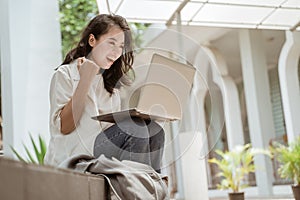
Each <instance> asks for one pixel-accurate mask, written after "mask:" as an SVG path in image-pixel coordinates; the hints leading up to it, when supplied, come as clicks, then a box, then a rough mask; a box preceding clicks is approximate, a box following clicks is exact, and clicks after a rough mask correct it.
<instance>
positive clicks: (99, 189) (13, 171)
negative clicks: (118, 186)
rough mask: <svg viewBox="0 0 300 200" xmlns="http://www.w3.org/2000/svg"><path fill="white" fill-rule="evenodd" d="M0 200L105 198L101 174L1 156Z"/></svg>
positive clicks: (86, 199)
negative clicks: (95, 174) (24, 161)
mask: <svg viewBox="0 0 300 200" xmlns="http://www.w3.org/2000/svg"><path fill="white" fill-rule="evenodd" d="M0 196H1V197H0V199H1V200H41V199H42V200H74V199H76V200H105V199H106V196H107V195H106V185H105V180H104V179H103V178H102V177H99V176H94V175H87V174H83V173H79V172H75V171H71V170H65V169H57V168H54V167H51V166H42V165H35V164H27V163H23V162H19V161H16V160H12V159H8V158H5V157H3V156H1V157H0Z"/></svg>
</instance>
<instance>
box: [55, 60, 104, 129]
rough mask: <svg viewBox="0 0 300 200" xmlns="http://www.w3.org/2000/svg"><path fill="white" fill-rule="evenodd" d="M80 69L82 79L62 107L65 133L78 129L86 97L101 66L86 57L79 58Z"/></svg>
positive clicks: (61, 116)
mask: <svg viewBox="0 0 300 200" xmlns="http://www.w3.org/2000/svg"><path fill="white" fill-rule="evenodd" d="M78 69H79V74H80V81H79V83H78V85H77V88H76V90H75V92H74V94H73V97H72V98H71V100H70V101H69V102H68V103H67V104H66V105H65V106H64V107H63V108H62V111H61V113H60V118H61V129H60V132H61V133H62V134H64V135H67V134H69V133H71V132H72V131H73V130H75V129H76V124H77V123H78V121H79V119H80V118H81V115H82V113H83V110H84V106H85V99H86V97H87V93H88V91H89V89H90V85H91V83H92V81H93V79H94V78H95V76H96V74H97V73H98V71H99V66H97V65H96V64H95V63H94V62H92V61H90V60H86V59H85V58H79V59H78Z"/></svg>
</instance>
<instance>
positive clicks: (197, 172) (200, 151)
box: [179, 79, 208, 200]
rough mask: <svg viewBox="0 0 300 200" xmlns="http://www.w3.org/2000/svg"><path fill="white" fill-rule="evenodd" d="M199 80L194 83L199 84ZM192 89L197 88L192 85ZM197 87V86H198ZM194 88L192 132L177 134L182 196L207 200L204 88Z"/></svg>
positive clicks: (193, 199)
mask: <svg viewBox="0 0 300 200" xmlns="http://www.w3.org/2000/svg"><path fill="white" fill-rule="evenodd" d="M200 81H201V80H199V79H198V81H195V82H194V83H197V82H198V83H199V82H200ZM194 87H197V86H196V85H195V84H194ZM198 87H199V85H198ZM198 87H197V88H194V89H193V92H192V98H191V102H190V103H191V104H190V105H191V108H193V109H194V110H193V118H192V121H191V124H193V126H194V127H193V129H194V131H189V132H184V133H180V134H179V139H180V141H181V142H180V149H181V150H182V157H181V164H182V171H183V183H184V194H185V199H186V200H198V199H201V200H208V184H207V173H206V159H205V156H206V155H207V136H206V124H205V113H204V99H205V94H206V91H205V88H204V89H203V88H198Z"/></svg>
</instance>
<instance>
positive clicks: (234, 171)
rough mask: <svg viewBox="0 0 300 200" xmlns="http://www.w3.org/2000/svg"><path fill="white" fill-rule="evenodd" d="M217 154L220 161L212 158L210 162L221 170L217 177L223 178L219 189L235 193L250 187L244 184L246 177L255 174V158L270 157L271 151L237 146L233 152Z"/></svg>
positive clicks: (217, 151)
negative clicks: (259, 155)
mask: <svg viewBox="0 0 300 200" xmlns="http://www.w3.org/2000/svg"><path fill="white" fill-rule="evenodd" d="M215 152H216V153H217V154H218V155H219V156H220V159H216V158H212V159H209V160H208V162H210V163H214V164H216V165H217V166H218V168H219V170H220V172H219V173H218V174H217V176H220V177H223V178H222V180H221V183H220V184H218V185H217V187H218V189H231V190H232V191H233V192H234V193H237V192H240V190H241V189H243V188H245V187H247V186H248V185H247V184H245V183H244V182H245V178H246V175H248V174H249V173H250V172H255V165H254V163H253V159H254V156H255V155H257V154H266V155H270V154H269V151H266V150H261V149H256V148H252V147H251V144H245V145H243V146H240V145H239V146H236V147H235V148H234V149H233V150H232V151H226V152H222V151H220V150H216V151H215Z"/></svg>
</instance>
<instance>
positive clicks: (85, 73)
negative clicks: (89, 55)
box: [77, 57, 100, 78]
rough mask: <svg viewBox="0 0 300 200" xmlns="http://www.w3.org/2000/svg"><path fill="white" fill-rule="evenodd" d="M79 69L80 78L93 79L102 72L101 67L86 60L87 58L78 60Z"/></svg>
mask: <svg viewBox="0 0 300 200" xmlns="http://www.w3.org/2000/svg"><path fill="white" fill-rule="evenodd" d="M77 68H78V71H79V75H80V78H86V77H89V78H93V77H94V76H96V74H98V72H99V70H100V67H99V66H98V65H97V64H96V63H95V62H93V61H91V60H89V59H86V58H85V57H81V58H78V60H77Z"/></svg>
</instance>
